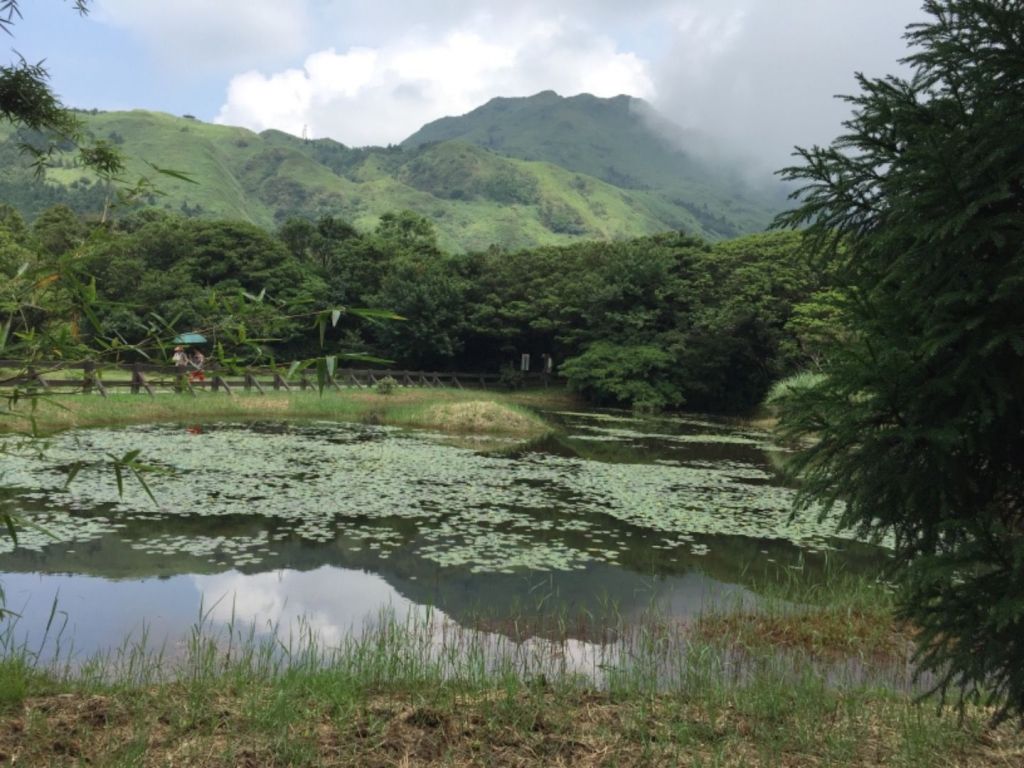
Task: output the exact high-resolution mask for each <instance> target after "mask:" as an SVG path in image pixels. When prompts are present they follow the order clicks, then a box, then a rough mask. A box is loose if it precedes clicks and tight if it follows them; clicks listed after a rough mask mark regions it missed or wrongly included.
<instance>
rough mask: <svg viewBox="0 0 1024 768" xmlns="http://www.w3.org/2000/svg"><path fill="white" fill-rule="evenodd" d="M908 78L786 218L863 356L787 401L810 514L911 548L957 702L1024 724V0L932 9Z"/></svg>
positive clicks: (889, 91) (852, 123) (874, 105)
mask: <svg viewBox="0 0 1024 768" xmlns="http://www.w3.org/2000/svg"><path fill="white" fill-rule="evenodd" d="M925 10H926V11H927V13H928V19H927V21H925V22H924V23H921V24H918V25H914V26H911V27H909V28H908V31H907V34H906V39H907V41H908V44H909V48H910V52H909V54H908V56H907V58H906V59H905V63H906V64H907V65H909V67H910V73H911V74H910V75H909V76H908V77H907V78H900V77H887V78H884V79H878V80H876V79H868V78H866V77H864V76H858V82H859V85H860V94H859V95H856V96H852V97H846V99H847V101H849V103H850V104H851V105H852V107H853V117H852V118H851V119H850V120H849V121H848V122H847V123H845V124H844V125H845V128H846V130H845V133H844V135H842V136H840V137H839V138H838V139H836V140H835V141H834V142H833V143H832V144H831V145H830V146H829V147H814V148H812V149H809V150H798V151H797V154H798V156H799V158H800V162H799V164H798V165H795V166H793V167H790V168H787V169H784V170H783V171H782V173H783V175H784V176H785V177H786V178H788V179H790V180H795V181H797V182H799V183H801V184H802V190H801V191H800V192H799V193H797V195H796V197H797V198H798V199H799V200H800V203H799V207H797V208H796V210H793V211H791V212H789V213H787V214H785V215H783V216H782V217H780V220H779V222H778V223H779V224H781V225H785V226H806V227H808V230H809V233H810V235H811V237H809V238H808V242H811V243H813V244H814V248H815V250H816V251H817V253H818V255H819V256H822V257H828V258H833V259H838V260H839V262H840V264H841V267H840V269H841V277H842V279H843V280H844V281H845V282H846V283H847V284H848V285H849V286H850V291H849V293H848V300H847V301H846V303H845V306H844V316H845V321H846V322H847V323H848V330H849V339H850V340H849V343H848V344H845V345H843V348H842V349H837V350H834V351H833V352H832V353H831V355H830V357H829V360H828V362H827V366H826V374H827V375H826V376H825V377H824V378H823V379H822V380H821V382H820V383H819V384H817V385H815V386H811V387H806V388H802V389H800V390H797V389H794V390H793V391H791V392H790V394H789V395H788V396H786V397H785V398H784V402H783V403H782V404H781V406H782V422H781V424H782V429H783V431H784V433H785V434H787V435H788V436H789V437H792V438H800V437H803V438H811V439H812V441H813V445H812V447H809V448H806V449H805V450H803V451H802V452H801V453H800V454H799V455H798V457H797V458H796V459H795V460H794V465H793V466H794V469H795V470H796V472H797V473H798V474H799V475H800V476H801V477H802V478H803V486H802V487H803V491H802V496H801V500H802V503H803V505H804V506H805V507H809V506H811V505H813V504H815V503H821V502H824V503H825V504H826V505H835V504H841V505H844V516H843V521H844V524H845V525H847V526H850V527H855V528H859V529H861V530H862V531H863V532H865V533H872V534H875V535H887V534H894V535H895V546H896V554H897V562H898V572H899V574H900V580H899V581H900V584H901V585H902V590H903V591H902V595H901V609H900V612H901V614H902V618H905V619H907V620H909V621H910V622H912V623H913V624H915V625H916V626H917V627H918V628H919V629H920V630H921V634H920V637H919V640H920V645H919V649H918V655H917V661H918V662H919V664H920V669H922V670H931V671H933V672H935V673H936V674H937V678H936V679H937V680H938V681H939V682H938V684H937V690H938V691H939V692H940V693H942V694H943V697H944V698H945V697H946V696H948V695H950V694H952V695H955V696H956V698H957V700H958V701H959V702H960V704H961V705H962V704H964V703H965V702H972V701H982V702H985V703H989V704H992V705H994V706H995V707H996V719H997V720H1001V719H1005V718H1007V717H1012V716H1015V715H1017V716H1020V715H1024V397H1022V394H1024V2H1022V0H931V1H929V2H926V3H925Z"/></svg>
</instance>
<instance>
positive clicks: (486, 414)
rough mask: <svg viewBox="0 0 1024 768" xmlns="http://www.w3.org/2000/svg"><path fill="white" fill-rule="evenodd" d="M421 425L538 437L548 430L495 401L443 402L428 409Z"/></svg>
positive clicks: (524, 413) (523, 413)
mask: <svg viewBox="0 0 1024 768" xmlns="http://www.w3.org/2000/svg"><path fill="white" fill-rule="evenodd" d="M421 418H422V422H421V423H420V424H419V426H424V427H430V428H434V429H440V430H443V431H445V432H460V433H467V432H468V433H483V434H495V433H504V434H511V435H537V434H543V432H545V431H547V427H546V426H545V425H544V423H543V422H542V421H540V419H538V417H537V416H535V415H534V414H532V413H530V412H528V411H524V410H519V409H514V408H510V407H509V406H508V405H506V404H504V403H496V402H494V401H493V400H471V401H468V402H463V403H442V404H441V405H433V406H430V407H429V408H427V409H425V410H424V411H423V414H422V417H421Z"/></svg>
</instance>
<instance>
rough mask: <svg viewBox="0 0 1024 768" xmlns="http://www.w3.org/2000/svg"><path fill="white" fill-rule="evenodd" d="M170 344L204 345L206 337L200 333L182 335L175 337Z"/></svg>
mask: <svg viewBox="0 0 1024 768" xmlns="http://www.w3.org/2000/svg"><path fill="white" fill-rule="evenodd" d="M171 343H172V344H205V343H206V337H205V336H203V334H201V333H183V334H181V335H180V336H175V337H174V341H173V342H171Z"/></svg>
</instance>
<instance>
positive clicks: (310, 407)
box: [0, 389, 573, 438]
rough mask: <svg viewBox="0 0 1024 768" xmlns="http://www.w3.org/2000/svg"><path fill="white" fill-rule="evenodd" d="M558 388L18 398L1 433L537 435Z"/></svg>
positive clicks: (564, 402) (564, 401) (558, 399)
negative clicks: (245, 426) (324, 425)
mask: <svg viewBox="0 0 1024 768" xmlns="http://www.w3.org/2000/svg"><path fill="white" fill-rule="evenodd" d="M572 402H573V401H572V400H571V399H570V396H569V395H567V394H566V393H565V392H564V391H562V390H554V389H552V390H539V391H535V392H523V393H513V394H499V393H491V392H483V391H472V390H456V389H400V390H398V391H396V392H393V393H392V394H389V395H382V394H378V393H376V392H373V391H368V390H352V389H343V390H327V391H325V392H324V393H323V394H322V395H321V394H319V393H316V392H268V393H267V394H265V395H261V394H249V393H238V394H235V395H234V396H228V395H226V394H223V393H218V394H214V393H209V392H201V393H199V394H198V395H197V396H196V397H192V396H190V395H184V394H181V395H179V394H159V395H157V396H156V397H149V396H146V395H130V394H112V395H110V396H109V397H106V398H104V397H100V396H98V395H95V394H91V395H82V394H75V395H47V396H41V397H39V398H38V399H36V400H35V401H34V402H33V401H31V400H21V401H19V402H17V403H14V404H10V405H9V406H8V408H7V409H5V410H4V411H3V412H2V413H0V431H27V430H29V429H31V428H32V424H33V421H34V423H35V425H36V428H37V429H38V430H39V431H41V432H53V431H57V430H61V429H69V428H76V427H95V426H118V425H125V424H140V423H155V422H182V423H193V422H195V423H202V422H209V421H217V420H221V421H226V420H246V419H261V420H289V419H325V420H336V421H356V422H365V423H373V424H390V425H394V426H400V427H410V428H422V429H433V430H439V431H443V432H451V433H454V434H500V435H510V436H515V437H524V438H529V437H537V436H539V435H542V434H544V433H545V432H547V431H548V430H549V427H548V426H547V425H546V424H545V422H544V421H543V419H541V418H540V417H539V416H537V415H536V414H535V413H534V412H533V411H532V410H530V408H532V407H544V406H554V407H567V406H568V405H570V404H571V403H572Z"/></svg>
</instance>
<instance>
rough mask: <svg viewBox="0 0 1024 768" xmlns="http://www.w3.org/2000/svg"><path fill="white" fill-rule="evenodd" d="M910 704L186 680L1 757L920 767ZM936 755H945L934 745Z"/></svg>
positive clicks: (986, 745) (43, 705)
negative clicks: (809, 708) (293, 688)
mask: <svg viewBox="0 0 1024 768" xmlns="http://www.w3.org/2000/svg"><path fill="white" fill-rule="evenodd" d="M913 717H914V714H913V713H912V712H911V711H910V710H909V709H908V705H906V704H905V703H895V702H892V701H888V700H885V699H881V698H880V699H876V700H873V701H872V702H870V703H869V705H867V706H863V705H861V704H860V703H856V704H854V703H852V702H847V701H844V700H843V699H842V698H838V699H837V700H836V702H835V703H834V708H833V709H832V710H831V711H830V712H827V713H824V714H823V715H822V716H821V717H820V719H818V720H817V721H816V722H815V723H813V733H812V734H810V737H808V734H806V733H805V729H807V728H808V725H809V723H807V722H803V721H799V722H798V720H799V718H800V716H799V715H793V714H792V713H787V712H779V713H777V716H775V717H771V716H759V715H756V714H754V713H751V712H750V711H747V709H746V708H745V707H744V705H743V702H742V701H722V702H720V703H719V704H718V705H716V706H714V707H707V706H704V705H703V704H702V703H700V702H688V701H686V700H685V699H677V698H672V697H668V696H664V697H655V698H645V699H636V700H627V701H616V700H614V699H612V698H611V697H610V696H608V695H606V694H600V693H595V692H588V691H578V692H576V693H573V694H564V693H555V692H546V691H539V692H538V691H533V692H531V691H517V692H515V693H508V692H502V691H493V692H490V693H484V694H481V693H472V694H466V693H462V694H460V693H458V692H447V693H443V694H436V695H430V694H420V695H408V694H394V695H381V694H376V695H367V696H362V697H358V698H355V699H351V700H347V699H345V700H339V701H335V702H331V701H329V700H328V701H325V700H323V699H321V698H319V697H316V696H310V695H308V694H306V695H304V694H303V693H301V692H297V693H296V692H290V693H289V694H288V695H285V696H284V697H283V699H282V692H281V691H279V690H275V689H274V688H269V687H268V688H263V689H258V690H252V691H245V692H239V691H232V690H230V686H228V687H226V689H225V690H223V691H222V692H221V693H219V694H211V695H210V696H209V697H208V698H207V699H205V700H203V701H202V702H197V701H196V700H195V698H194V697H192V696H190V695H189V692H188V690H187V689H186V688H185V687H182V686H180V685H175V686H172V687H170V688H163V689H150V690H146V691H141V692H137V693H135V694H133V695H131V696H128V695H123V694H122V695H117V694H114V695H96V694H62V695H51V696H42V697H35V698H30V699H27V700H26V701H25V702H24V704H23V707H22V708H21V709H20V711H18V712H16V713H9V714H7V715H0V763H4V764H8V765H19V766H42V765H94V764H96V765H134V766H176V767H177V766H180V767H181V768H188V767H195V768H199V767H202V768H228V767H229V766H232V767H235V766H251V767H252V768H257V767H258V766H259V767H263V766H286V765H288V766H292V765H294V766H301V765H306V766H324V767H325V768H326V767H330V766H363V767H365V768H374V767H375V766H380V767H382V768H383V766H410V767H411V766H441V765H446V766H477V765H487V766H495V767H497V766H522V767H527V766H537V767H538V768H539V767H540V766H544V767H549V766H584V767H585V766H641V765H642V766H650V765H664V766H683V765H694V766H696V765H717V766H723V767H731V766H761V765H773V766H786V767H791V768H799V767H801V766H808V767H810V766H823V765H835V766H839V765H842V766H895V765H902V766H907V767H908V768H910V766H916V765H921V764H925V763H919V762H917V760H916V758H915V755H916V754H917V752H916V751H915V748H909V749H908V745H907V738H908V730H907V729H908V718H909V719H911V720H912V719H913ZM943 726H944V727H945V728H947V729H948V732H949V734H950V738H949V740H948V741H947V742H945V743H944V744H942V745H941V746H942V747H944V748H945V750H946V751H945V752H944V753H943V754H941V755H936V756H935V757H937V758H938V759H937V760H935V761H933V760H931V759H927V758H925V759H926V760H927V763H926V764H929V765H943V766H963V767H964V768H974V767H977V768H981V767H982V766H985V767H998V766H1005V768H1011V767H1013V768H1016V767H1017V766H1020V765H1022V764H1024V763H1022V760H1024V737H1022V735H1021V734H1020V732H1015V731H1014V730H1013V729H1012V727H1010V726H1005V727H1002V728H1000V729H997V730H990V731H986V732H979V733H972V732H969V731H959V730H958V726H957V725H956V720H955V718H954V717H952V716H947V717H946V718H945V719H944V720H943ZM935 746H939V745H935Z"/></svg>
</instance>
